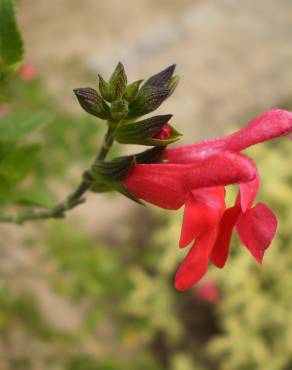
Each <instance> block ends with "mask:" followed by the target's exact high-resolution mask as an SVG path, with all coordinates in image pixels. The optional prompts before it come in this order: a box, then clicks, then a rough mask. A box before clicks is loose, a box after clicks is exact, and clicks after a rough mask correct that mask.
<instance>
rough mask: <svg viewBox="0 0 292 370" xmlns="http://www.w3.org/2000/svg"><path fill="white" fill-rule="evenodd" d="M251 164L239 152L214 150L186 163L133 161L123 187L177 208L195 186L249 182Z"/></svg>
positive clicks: (161, 204) (159, 204)
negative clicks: (198, 159) (212, 152)
mask: <svg viewBox="0 0 292 370" xmlns="http://www.w3.org/2000/svg"><path fill="white" fill-rule="evenodd" d="M255 176H256V169H255V167H254V165H253V163H252V162H251V161H250V160H249V159H248V158H247V157H245V156H243V155H242V154H237V153H230V152H218V153H215V154H212V155H210V156H209V157H206V158H204V159H202V160H201V161H200V162H196V163H188V164H170V163H159V164H136V165H134V166H133V167H132V169H131V171H130V173H129V175H128V177H127V178H126V180H124V186H125V187H126V188H127V190H128V191H129V192H130V193H132V194H134V195H135V196H136V197H138V198H140V199H143V200H145V201H147V202H149V203H152V204H155V205H156V206H158V207H161V208H165V209H177V208H180V207H181V206H182V205H183V204H184V203H185V200H186V196H187V194H189V193H190V192H191V191H192V190H194V189H198V188H206V187H212V186H221V185H229V184H235V183H238V182H246V181H251V180H252V179H253V178H254V177H255Z"/></svg>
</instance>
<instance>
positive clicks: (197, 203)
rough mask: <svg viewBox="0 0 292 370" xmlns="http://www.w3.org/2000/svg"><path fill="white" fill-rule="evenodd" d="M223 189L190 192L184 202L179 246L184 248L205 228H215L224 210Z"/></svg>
mask: <svg viewBox="0 0 292 370" xmlns="http://www.w3.org/2000/svg"><path fill="white" fill-rule="evenodd" d="M224 198H225V189H224V188H223V187H219V188H208V189H199V190H194V191H192V192H191V193H190V194H189V195H188V197H187V200H186V205H185V211H184V218H183V224H182V231H181V237H180V242H179V246H180V248H183V247H186V246H187V245H188V244H189V243H190V242H191V241H193V240H194V239H195V238H196V237H197V236H199V235H200V234H201V233H203V232H204V231H205V230H206V229H207V228H210V227H212V226H216V225H217V224H218V222H219V220H220V218H221V216H222V213H223V212H224V210H225V199H224Z"/></svg>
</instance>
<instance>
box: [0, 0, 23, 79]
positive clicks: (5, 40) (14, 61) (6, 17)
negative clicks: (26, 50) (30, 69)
mask: <svg viewBox="0 0 292 370" xmlns="http://www.w3.org/2000/svg"><path fill="white" fill-rule="evenodd" d="M22 56H23V43H22V39H21V35H20V33H19V31H18V28H17V24H16V18H15V1H14V0H1V1H0V78H1V77H4V76H5V75H6V74H7V73H8V72H10V71H14V70H16V69H17V67H18V66H19V64H20V62H21V60H22Z"/></svg>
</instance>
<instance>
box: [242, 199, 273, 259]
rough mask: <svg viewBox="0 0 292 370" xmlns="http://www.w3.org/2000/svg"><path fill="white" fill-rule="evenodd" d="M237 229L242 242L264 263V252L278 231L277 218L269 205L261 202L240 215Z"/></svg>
mask: <svg viewBox="0 0 292 370" xmlns="http://www.w3.org/2000/svg"><path fill="white" fill-rule="evenodd" d="M236 230H237V233H238V236H239V238H240V240H241V242H242V243H243V244H244V245H245V246H246V247H247V249H248V250H249V251H250V253H251V254H252V255H253V256H254V258H255V259H256V260H257V261H258V262H259V263H262V260H263V257H264V253H265V251H266V249H267V248H268V247H269V245H270V243H271V241H272V239H273V237H274V235H275V233H276V230H277V218H276V216H275V214H274V213H273V211H272V210H271V209H270V208H269V207H268V206H266V205H265V204H263V203H259V204H257V205H256V206H255V207H254V208H250V209H248V210H247V211H246V212H245V213H242V214H241V215H240V217H239V219H238V222H237V225H236Z"/></svg>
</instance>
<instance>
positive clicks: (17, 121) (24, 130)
mask: <svg viewBox="0 0 292 370" xmlns="http://www.w3.org/2000/svg"><path fill="white" fill-rule="evenodd" d="M51 118H52V116H51V115H50V114H48V113H46V112H34V113H32V112H29V113H28V112H26V113H25V112H12V113H10V114H8V115H7V116H5V117H1V118H0V141H9V142H13V141H18V140H20V139H23V138H24V137H25V136H26V135H28V134H30V133H32V132H34V131H35V130H37V129H39V128H41V127H43V126H44V125H45V124H47V123H48V122H49V120H50V119H51Z"/></svg>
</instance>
